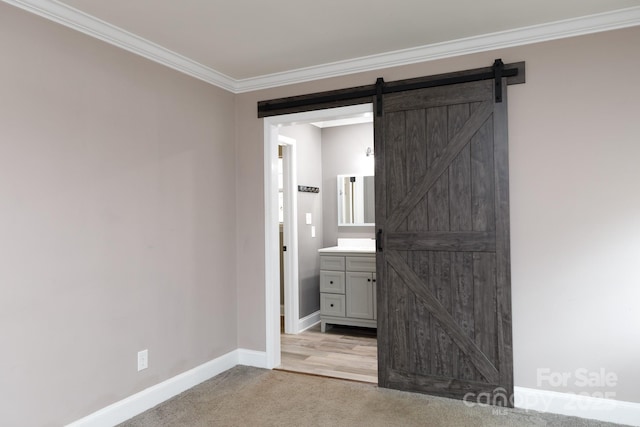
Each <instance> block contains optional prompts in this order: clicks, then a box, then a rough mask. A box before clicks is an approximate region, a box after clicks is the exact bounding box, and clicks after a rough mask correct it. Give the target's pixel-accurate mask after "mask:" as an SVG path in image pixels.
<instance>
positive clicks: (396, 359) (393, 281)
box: [389, 269, 411, 372]
mask: <svg viewBox="0 0 640 427" xmlns="http://www.w3.org/2000/svg"><path fill="white" fill-rule="evenodd" d="M389 279H390V283H389V284H390V288H389V290H390V294H389V296H390V298H391V299H390V305H389V308H390V309H391V313H390V314H391V316H390V331H389V332H390V333H391V334H392V336H393V337H394V340H393V341H394V345H393V346H392V348H391V360H392V367H393V369H395V370H399V371H402V372H407V371H409V368H410V352H409V351H410V349H411V346H410V345H409V342H410V341H409V333H408V329H409V328H408V326H409V325H408V322H409V320H410V316H409V310H408V306H409V302H408V301H407V295H408V290H407V287H406V286H405V285H404V282H403V281H402V279H400V277H399V276H398V274H397V273H396V272H395V271H394V270H393V269H390V270H389Z"/></svg>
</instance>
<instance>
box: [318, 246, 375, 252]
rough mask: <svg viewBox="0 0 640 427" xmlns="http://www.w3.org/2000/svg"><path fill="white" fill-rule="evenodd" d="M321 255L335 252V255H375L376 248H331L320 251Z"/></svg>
mask: <svg viewBox="0 0 640 427" xmlns="http://www.w3.org/2000/svg"><path fill="white" fill-rule="evenodd" d="M318 252H320V253H326V252H333V253H336V252H337V253H354V254H374V253H376V248H359V247H356V246H331V247H329V248H322V249H318Z"/></svg>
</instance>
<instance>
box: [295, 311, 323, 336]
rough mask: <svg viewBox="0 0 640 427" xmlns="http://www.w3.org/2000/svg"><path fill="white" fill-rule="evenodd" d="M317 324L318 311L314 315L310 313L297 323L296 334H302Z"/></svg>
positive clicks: (318, 320) (318, 318)
mask: <svg viewBox="0 0 640 427" xmlns="http://www.w3.org/2000/svg"><path fill="white" fill-rule="evenodd" d="M319 322H320V311H319V310H318V311H316V312H315V313H311V314H310V315H308V316H306V317H303V318H302V319H300V320H299V321H298V332H304V331H306V330H307V329H309V328H310V327H312V326H313V325H316V324H317V323H319Z"/></svg>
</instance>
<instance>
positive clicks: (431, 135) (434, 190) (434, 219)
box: [427, 107, 449, 231]
mask: <svg viewBox="0 0 640 427" xmlns="http://www.w3.org/2000/svg"><path fill="white" fill-rule="evenodd" d="M447 120H448V109H447V107H437V108H429V109H428V110H427V144H428V145H427V168H429V167H431V165H432V164H433V163H434V162H435V161H436V160H437V159H438V157H440V154H441V153H442V152H443V151H444V149H445V148H446V146H447V144H448V142H449V139H448V133H447V132H448V124H447ZM427 216H428V218H427V221H428V223H429V230H430V231H447V230H449V176H448V174H446V173H443V174H442V175H441V176H440V178H438V180H437V181H436V182H435V184H434V185H433V186H432V187H431V189H430V190H429V191H428V192H427Z"/></svg>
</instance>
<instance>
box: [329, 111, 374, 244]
mask: <svg viewBox="0 0 640 427" xmlns="http://www.w3.org/2000/svg"><path fill="white" fill-rule="evenodd" d="M367 147H371V148H372V149H373V123H363V124H357V125H349V126H336V127H330V128H324V129H322V182H323V190H324V199H323V219H324V244H325V246H334V245H336V244H337V240H338V237H359V238H374V237H375V233H374V227H371V226H367V227H355V226H350V227H338V202H337V199H338V195H337V176H338V175H345V174H354V175H373V167H374V157H372V156H369V157H367V156H366V155H365V153H366V151H367Z"/></svg>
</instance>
